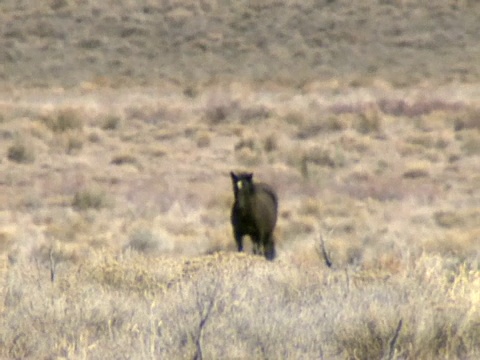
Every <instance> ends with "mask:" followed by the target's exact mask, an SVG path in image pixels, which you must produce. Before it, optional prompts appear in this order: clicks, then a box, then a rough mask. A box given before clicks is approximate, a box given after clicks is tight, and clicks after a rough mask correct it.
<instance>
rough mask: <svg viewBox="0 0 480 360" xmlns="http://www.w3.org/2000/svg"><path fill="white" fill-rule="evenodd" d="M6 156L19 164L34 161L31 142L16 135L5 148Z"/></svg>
mask: <svg viewBox="0 0 480 360" xmlns="http://www.w3.org/2000/svg"><path fill="white" fill-rule="evenodd" d="M7 158H8V159H9V160H10V161H14V162H16V163H19V164H30V163H33V162H34V161H35V151H34V149H33V147H32V145H31V144H27V143H26V141H25V140H24V139H22V138H20V137H17V138H16V139H15V141H14V143H13V144H12V145H10V146H9V148H8V150H7Z"/></svg>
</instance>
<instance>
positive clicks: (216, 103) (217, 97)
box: [204, 93, 240, 125]
mask: <svg viewBox="0 0 480 360" xmlns="http://www.w3.org/2000/svg"><path fill="white" fill-rule="evenodd" d="M239 109H240V104H239V103H238V101H236V100H234V99H232V98H231V96H230V95H229V94H228V93H227V94H225V93H214V94H212V95H211V96H210V97H209V99H208V100H207V104H206V107H205V110H204V116H205V118H206V119H207V121H208V122H210V123H211V124H213V125H215V124H220V123H221V122H223V121H225V120H227V119H228V118H230V117H231V116H233V114H235V113H238V110H239Z"/></svg>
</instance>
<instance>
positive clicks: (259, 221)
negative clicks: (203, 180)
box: [230, 172, 278, 260]
mask: <svg viewBox="0 0 480 360" xmlns="http://www.w3.org/2000/svg"><path fill="white" fill-rule="evenodd" d="M230 176H231V177H232V182H233V193H234V195H235V202H234V203H233V206H232V213H231V222H232V226H233V235H234V237H235V241H236V243H237V248H238V251H243V237H244V236H245V235H249V236H250V238H251V239H252V242H253V245H254V247H253V251H254V253H255V254H262V253H263V255H264V256H265V257H266V258H267V259H268V260H273V259H274V258H275V244H274V240H273V230H274V228H275V224H276V222H277V208H278V199H277V195H276V194H275V192H274V191H273V189H272V188H271V187H270V186H269V185H267V184H263V183H254V182H253V174H252V173H238V174H235V173H233V172H231V173H230Z"/></svg>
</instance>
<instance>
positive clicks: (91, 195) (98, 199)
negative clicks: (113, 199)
mask: <svg viewBox="0 0 480 360" xmlns="http://www.w3.org/2000/svg"><path fill="white" fill-rule="evenodd" d="M107 205H108V201H107V196H106V194H105V192H103V191H101V190H99V189H85V190H81V191H78V192H77V193H76V194H75V195H74V197H73V200H72V206H73V207H74V208H76V209H77V210H87V209H101V208H104V207H106V206H107Z"/></svg>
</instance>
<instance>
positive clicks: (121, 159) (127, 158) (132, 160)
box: [111, 154, 138, 165]
mask: <svg viewBox="0 0 480 360" xmlns="http://www.w3.org/2000/svg"><path fill="white" fill-rule="evenodd" d="M111 163H112V164H114V165H124V164H138V160H137V158H136V157H135V156H133V155H130V154H120V155H115V156H114V157H113V159H112V161H111Z"/></svg>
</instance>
